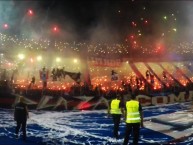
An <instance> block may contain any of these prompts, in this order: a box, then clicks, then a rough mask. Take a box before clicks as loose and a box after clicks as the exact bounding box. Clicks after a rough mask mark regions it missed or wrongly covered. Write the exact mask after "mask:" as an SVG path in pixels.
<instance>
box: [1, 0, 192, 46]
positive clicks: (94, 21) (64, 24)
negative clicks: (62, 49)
mask: <svg viewBox="0 0 193 145" xmlns="http://www.w3.org/2000/svg"><path fill="white" fill-rule="evenodd" d="M1 3H3V4H1V6H0V8H1V12H2V13H1V14H0V16H1V21H0V24H1V25H3V24H4V23H8V24H9V29H8V30H6V31H5V32H6V33H9V34H10V33H11V34H17V35H18V34H19V35H22V34H24V35H27V36H29V37H31V36H32V35H34V34H35V35H36V36H37V35H39V36H41V37H48V38H53V37H54V38H55V39H62V40H66V41H73V40H77V41H91V42H93V41H99V42H101V41H102V42H127V41H129V37H133V36H134V37H135V38H136V37H137V40H140V41H141V42H146V41H149V40H151V39H156V40H158V39H163V38H164V39H165V41H169V42H170V41H179V40H181V39H186V40H192V36H193V34H192V31H191V26H192V24H193V19H192V16H191V14H192V11H193V10H192V9H193V2H192V1H180V0H167V1H166V0H146V1H145V0H36V1H33V0H23V1H17V0H14V1H9V2H6V1H1ZM28 9H31V10H33V17H30V16H27V14H26V12H27V10H28ZM29 17H30V18H29ZM54 26H57V29H58V31H59V32H58V34H53V33H52V32H51V29H52V27H54Z"/></svg>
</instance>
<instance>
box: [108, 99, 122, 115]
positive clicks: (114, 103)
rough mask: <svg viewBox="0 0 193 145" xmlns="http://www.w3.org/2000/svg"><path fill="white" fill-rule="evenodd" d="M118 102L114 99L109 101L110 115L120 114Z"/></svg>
mask: <svg viewBox="0 0 193 145" xmlns="http://www.w3.org/2000/svg"><path fill="white" fill-rule="evenodd" d="M119 104H120V100H117V99H114V100H112V101H111V110H110V112H111V114H122V112H121V109H120V108H119Z"/></svg>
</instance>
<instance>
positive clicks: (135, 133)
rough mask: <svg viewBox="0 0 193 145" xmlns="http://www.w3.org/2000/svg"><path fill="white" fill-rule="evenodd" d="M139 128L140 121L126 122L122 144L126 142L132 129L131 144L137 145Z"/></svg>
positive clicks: (125, 144) (124, 144)
mask: <svg viewBox="0 0 193 145" xmlns="http://www.w3.org/2000/svg"><path fill="white" fill-rule="evenodd" d="M139 130H140V123H127V124H126V130H125V138H124V142H123V145H127V144H128V142H129V136H130V134H131V132H132V131H133V145H138V140H139Z"/></svg>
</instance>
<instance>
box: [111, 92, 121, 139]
mask: <svg viewBox="0 0 193 145" xmlns="http://www.w3.org/2000/svg"><path fill="white" fill-rule="evenodd" d="M108 114H111V116H112V118H113V124H114V129H113V135H114V137H115V138H116V139H118V136H119V135H118V131H119V124H120V120H121V116H122V114H123V103H122V98H121V96H120V95H117V96H116V98H115V99H113V100H112V101H111V103H110V108H109V109H108Z"/></svg>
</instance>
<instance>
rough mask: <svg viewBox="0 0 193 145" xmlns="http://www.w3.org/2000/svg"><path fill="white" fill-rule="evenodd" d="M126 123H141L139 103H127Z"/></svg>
mask: <svg viewBox="0 0 193 145" xmlns="http://www.w3.org/2000/svg"><path fill="white" fill-rule="evenodd" d="M126 109H127V114H126V115H127V116H126V123H140V122H141V118H140V113H139V102H138V101H135V100H131V101H127V102H126Z"/></svg>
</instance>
